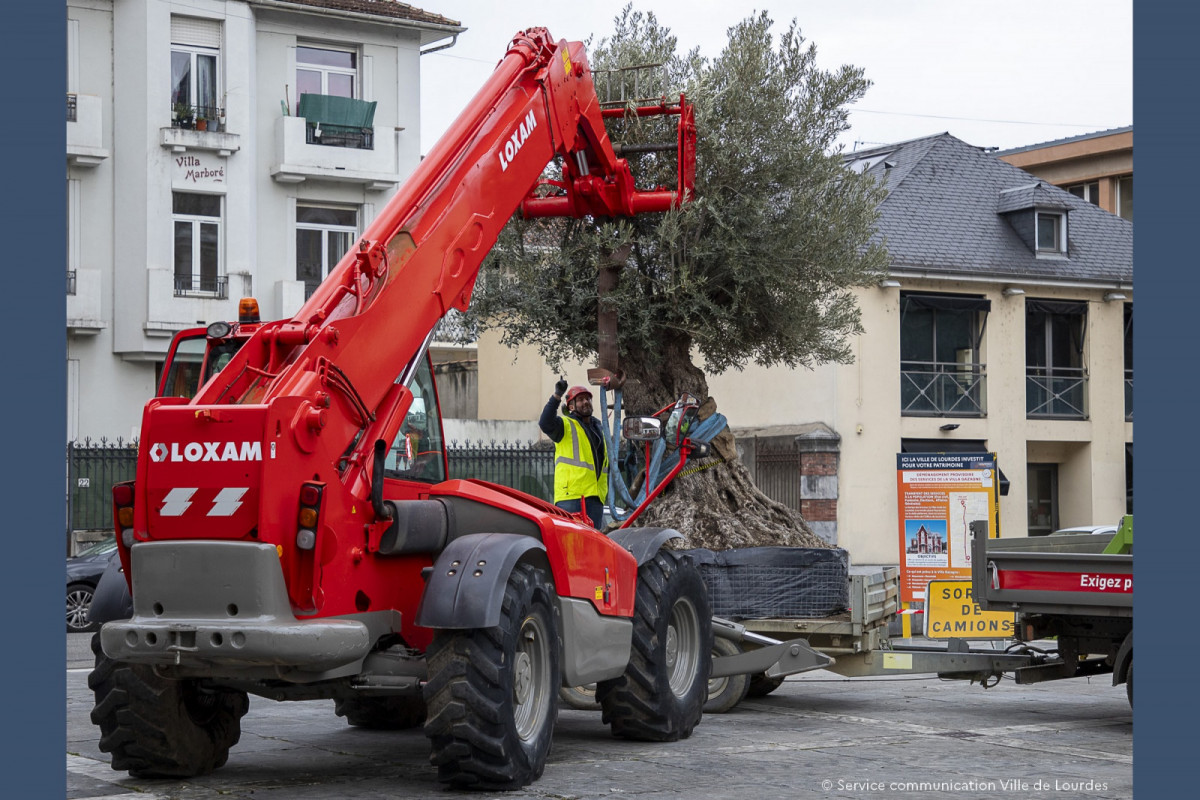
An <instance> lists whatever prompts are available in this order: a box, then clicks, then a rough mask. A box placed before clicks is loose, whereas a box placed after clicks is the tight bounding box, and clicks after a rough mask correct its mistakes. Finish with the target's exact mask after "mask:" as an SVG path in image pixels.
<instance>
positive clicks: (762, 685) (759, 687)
mask: <svg viewBox="0 0 1200 800" xmlns="http://www.w3.org/2000/svg"><path fill="white" fill-rule="evenodd" d="M782 685H783V676H782V675H780V676H778V677H775V678H768V677H767V673H765V672H758V673H755V674H754V675H751V676H750V688H749V690H748V691H747V692H746V697H766V696H767V695H769V694H770V693H771V692H773V691H775V690H776V689H778V688H779V687H780V686H782Z"/></svg>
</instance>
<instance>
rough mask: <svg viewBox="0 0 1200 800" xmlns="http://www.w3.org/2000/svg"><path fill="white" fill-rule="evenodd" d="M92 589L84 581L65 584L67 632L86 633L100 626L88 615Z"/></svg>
mask: <svg viewBox="0 0 1200 800" xmlns="http://www.w3.org/2000/svg"><path fill="white" fill-rule="evenodd" d="M94 591H95V590H94V589H93V588H92V587H91V586H88V585H87V584H86V583H72V584H70V585H68V586H67V633H88V632H89V631H94V630H97V629H98V628H99V627H100V626H99V625H97V624H95V623H94V622H92V621H91V619H90V618H89V616H88V611H89V610H90V609H91V607H92V594H93V593H94Z"/></svg>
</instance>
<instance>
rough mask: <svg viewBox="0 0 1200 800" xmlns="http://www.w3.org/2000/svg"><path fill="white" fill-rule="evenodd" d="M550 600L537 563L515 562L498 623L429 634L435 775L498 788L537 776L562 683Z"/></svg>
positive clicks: (429, 725) (428, 697)
mask: <svg viewBox="0 0 1200 800" xmlns="http://www.w3.org/2000/svg"><path fill="white" fill-rule="evenodd" d="M554 597H555V594H554V585H553V583H551V582H550V580H549V579H548V578H547V577H546V574H545V573H544V572H543V571H542V570H540V569H538V568H536V567H534V566H532V565H530V564H518V565H517V566H516V568H515V569H514V570H513V572H512V575H510V576H509V578H508V584H507V585H506V586H505V589H504V602H503V606H502V608H501V612H500V624H499V625H497V626H496V627H494V628H480V629H476V630H466V631H458V630H443V631H438V632H437V633H436V634H435V635H434V638H433V643H432V644H431V645H430V646H429V650H428V651H427V654H426V655H427V661H428V670H429V681H428V682H427V683H426V684H425V702H426V704H427V705H428V707H429V717H428V719H427V720H426V721H425V735H426V736H428V737H429V739H430V742H431V743H432V745H433V752H432V753H431V754H430V756H429V761H430V763H431V764H433V765H434V766H436V767H437V770H438V780H439V781H442V782H443V783H448V784H451V785H452V786H456V787H460V788H473V789H502V790H503V789H518V788H520V787H522V786H525V785H527V784H529V783H531V782H532V781H534V780H537V778H539V777H540V776H541V774H542V771H543V770H544V769H545V767H546V757H547V756H548V755H549V754H550V741H551V738H552V736H553V733H554V723H555V721H556V720H557V718H558V689H559V685H560V684H561V683H562V677H561V668H560V666H559V660H558V659H559V652H558V651H559V647H560V645H559V632H558V631H559V625H558V616H557V604H556V603H555V600H554Z"/></svg>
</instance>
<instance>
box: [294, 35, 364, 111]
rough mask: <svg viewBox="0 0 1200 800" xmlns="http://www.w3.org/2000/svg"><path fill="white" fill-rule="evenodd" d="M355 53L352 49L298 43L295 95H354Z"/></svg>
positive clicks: (355, 78) (356, 56)
mask: <svg viewBox="0 0 1200 800" xmlns="http://www.w3.org/2000/svg"><path fill="white" fill-rule="evenodd" d="M357 83H358V54H357V53H355V52H354V51H352V50H341V49H333V48H328V47H311V46H305V45H301V46H299V47H297V48H296V91H297V93H298V94H327V95H334V96H337V97H351V98H353V97H357V96H358V95H357V94H356V93H355V85H356V84H357Z"/></svg>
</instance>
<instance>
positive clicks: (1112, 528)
mask: <svg viewBox="0 0 1200 800" xmlns="http://www.w3.org/2000/svg"><path fill="white" fill-rule="evenodd" d="M1116 532H1117V526H1116V525H1076V526H1075V527H1074V528H1060V529H1058V530H1056V531H1055V532H1054V533H1052V534H1050V535H1051V536H1074V535H1076V534H1080V533H1116Z"/></svg>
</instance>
